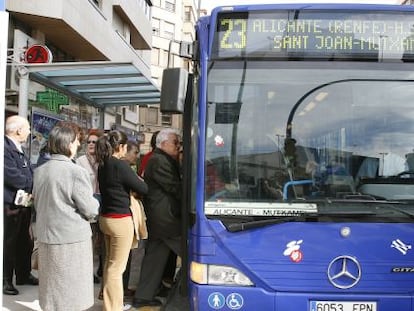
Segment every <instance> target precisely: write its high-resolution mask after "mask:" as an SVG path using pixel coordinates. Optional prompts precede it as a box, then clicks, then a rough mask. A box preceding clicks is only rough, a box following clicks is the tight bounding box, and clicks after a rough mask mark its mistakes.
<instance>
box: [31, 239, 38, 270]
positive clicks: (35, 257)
mask: <svg viewBox="0 0 414 311" xmlns="http://www.w3.org/2000/svg"><path fill="white" fill-rule="evenodd" d="M31 261H32V269H33V270H39V246H38V244H37V241H34V246H33V251H32V258H31Z"/></svg>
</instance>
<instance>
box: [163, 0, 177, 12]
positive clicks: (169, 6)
mask: <svg viewBox="0 0 414 311" xmlns="http://www.w3.org/2000/svg"><path fill="white" fill-rule="evenodd" d="M165 9H166V10H167V11H169V12H175V0H168V1H165Z"/></svg>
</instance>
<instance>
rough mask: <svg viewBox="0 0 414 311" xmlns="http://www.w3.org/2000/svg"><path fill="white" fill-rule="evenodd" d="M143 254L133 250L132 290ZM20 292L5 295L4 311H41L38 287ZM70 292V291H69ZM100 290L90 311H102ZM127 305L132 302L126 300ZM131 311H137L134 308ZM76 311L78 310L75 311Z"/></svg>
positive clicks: (150, 310) (141, 310)
mask: <svg viewBox="0 0 414 311" xmlns="http://www.w3.org/2000/svg"><path fill="white" fill-rule="evenodd" d="M142 256H143V252H142V250H141V249H134V250H132V264H131V274H130V282H129V284H130V288H135V287H136V285H137V283H138V278H139V272H140V267H141V261H142ZM32 273H33V275H34V276H37V271H36V270H34V271H32ZM16 288H17V289H18V291H19V295H15V296H13V295H3V309H2V310H3V311H41V309H40V307H39V295H38V286H33V285H23V286H16ZM68 290H70V289H68ZM99 290H100V284H95V304H94V305H93V307H91V308H90V309H88V311H100V310H102V301H101V300H98V299H97V297H98V293H99ZM125 302H126V303H128V302H130V301H128V300H125ZM130 310H131V311H133V310H137V309H134V308H131V309H130ZM159 310H160V308H159V307H157V308H154V307H152V308H149V307H145V308H139V311H159ZM74 311H76V310H74Z"/></svg>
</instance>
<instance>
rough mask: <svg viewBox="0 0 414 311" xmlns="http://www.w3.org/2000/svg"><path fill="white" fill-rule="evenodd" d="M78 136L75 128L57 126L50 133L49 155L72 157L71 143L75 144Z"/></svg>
mask: <svg viewBox="0 0 414 311" xmlns="http://www.w3.org/2000/svg"><path fill="white" fill-rule="evenodd" d="M77 137H78V134H77V133H76V132H75V130H74V128H73V127H71V126H66V124H65V125H61V126H60V125H56V126H55V127H54V128H53V129H52V130H51V131H50V132H49V139H48V142H47V145H48V149H49V153H50V154H62V155H65V156H67V157H70V156H72V154H71V150H70V146H69V145H70V143H73V142H74V141H75V140H76V138H77Z"/></svg>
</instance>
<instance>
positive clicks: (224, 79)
mask: <svg viewBox="0 0 414 311" xmlns="http://www.w3.org/2000/svg"><path fill="white" fill-rule="evenodd" d="M209 68H210V69H209V75H208V98H207V101H208V103H207V129H206V154H205V171H206V174H205V175H206V177H205V201H206V207H208V206H209V205H208V204H209V202H213V203H217V202H220V203H225V202H228V203H229V204H231V203H232V202H257V203H258V204H261V203H273V202H318V201H324V202H327V199H338V200H339V199H341V200H350V201H358V202H360V201H361V200H362V201H364V200H367V201H372V200H376V201H384V200H385V201H387V202H390V201H399V202H400V201H404V202H408V201H410V200H413V199H414V137H413V132H414V112H413V110H412V107H411V105H412V100H413V98H414V74H413V72H414V71H413V68H412V67H411V64H408V63H402V62H395V63H387V64H385V63H380V62H379V63H378V62H352V63H351V62H326V61H325V62H322V61H314V62H301V61H289V62H282V61H269V60H266V61H255V60H245V61H243V60H240V61H226V62H224V61H214V62H211V63H210V67H209ZM331 202H335V201H334V200H333V201H331ZM206 213H207V214H208V212H206Z"/></svg>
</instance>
